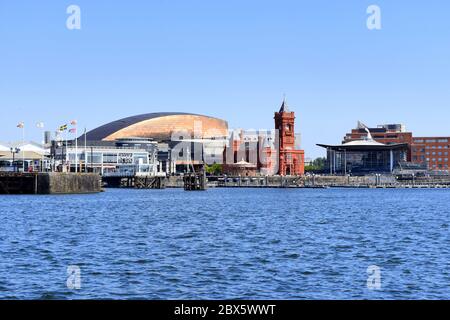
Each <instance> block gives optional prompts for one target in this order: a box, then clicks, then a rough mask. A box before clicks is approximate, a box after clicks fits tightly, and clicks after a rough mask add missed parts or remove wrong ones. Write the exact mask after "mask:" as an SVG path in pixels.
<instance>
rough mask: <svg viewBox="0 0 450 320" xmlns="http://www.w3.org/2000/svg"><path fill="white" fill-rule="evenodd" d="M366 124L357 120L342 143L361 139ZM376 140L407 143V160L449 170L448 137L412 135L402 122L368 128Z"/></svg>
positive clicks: (364, 133)
mask: <svg viewBox="0 0 450 320" xmlns="http://www.w3.org/2000/svg"><path fill="white" fill-rule="evenodd" d="M365 128H366V126H365V125H364V124H363V123H361V122H358V126H357V128H356V129H352V130H351V132H350V133H347V134H346V135H345V137H344V140H343V143H346V142H350V141H355V140H362V139H364V138H365V137H366V136H367V132H366V130H365ZM368 129H369V131H370V132H371V134H372V136H373V138H374V140H375V141H377V142H381V143H385V144H395V143H407V144H408V155H407V161H408V162H413V163H418V164H427V165H428V168H429V169H430V170H435V171H441V170H442V171H444V170H449V166H450V162H449V159H450V157H449V152H450V137H414V136H413V133H412V132H408V131H407V130H406V127H405V126H404V125H402V124H386V125H378V126H377V127H376V128H368Z"/></svg>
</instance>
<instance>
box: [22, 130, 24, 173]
mask: <svg viewBox="0 0 450 320" xmlns="http://www.w3.org/2000/svg"><path fill="white" fill-rule="evenodd" d="M24 146H25V125H24V126H22V173H25V150H24Z"/></svg>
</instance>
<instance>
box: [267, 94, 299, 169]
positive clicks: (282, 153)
mask: <svg viewBox="0 0 450 320" xmlns="http://www.w3.org/2000/svg"><path fill="white" fill-rule="evenodd" d="M274 119H275V129H276V130H277V131H278V135H279V160H278V163H279V165H278V167H279V169H278V170H279V171H278V174H279V175H281V176H290V175H294V176H297V175H303V174H304V173H305V151H304V150H300V148H299V145H300V143H299V141H298V140H299V136H298V135H296V134H295V113H294V112H292V111H290V110H289V108H288V105H287V103H286V100H284V101H283V104H282V105H281V108H280V110H279V111H278V112H275V117H274ZM296 138H297V141H296Z"/></svg>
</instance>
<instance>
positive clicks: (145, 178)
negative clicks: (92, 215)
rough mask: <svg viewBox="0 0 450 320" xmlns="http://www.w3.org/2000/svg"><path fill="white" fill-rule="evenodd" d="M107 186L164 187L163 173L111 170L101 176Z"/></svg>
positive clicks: (164, 178)
mask: <svg viewBox="0 0 450 320" xmlns="http://www.w3.org/2000/svg"><path fill="white" fill-rule="evenodd" d="M102 182H103V183H104V185H105V186H106V187H108V188H134V189H165V188H166V177H165V175H155V174H143V173H124V172H111V173H105V174H103V176H102Z"/></svg>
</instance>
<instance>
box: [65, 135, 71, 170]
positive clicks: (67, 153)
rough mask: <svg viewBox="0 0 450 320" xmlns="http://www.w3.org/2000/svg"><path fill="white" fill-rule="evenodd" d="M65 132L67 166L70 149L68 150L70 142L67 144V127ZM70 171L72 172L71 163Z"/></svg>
mask: <svg viewBox="0 0 450 320" xmlns="http://www.w3.org/2000/svg"><path fill="white" fill-rule="evenodd" d="M65 133H66V166H67V165H68V164H69V150H68V144H67V129H66V132H65ZM66 169H67V168H66ZM69 172H70V165H69Z"/></svg>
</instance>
